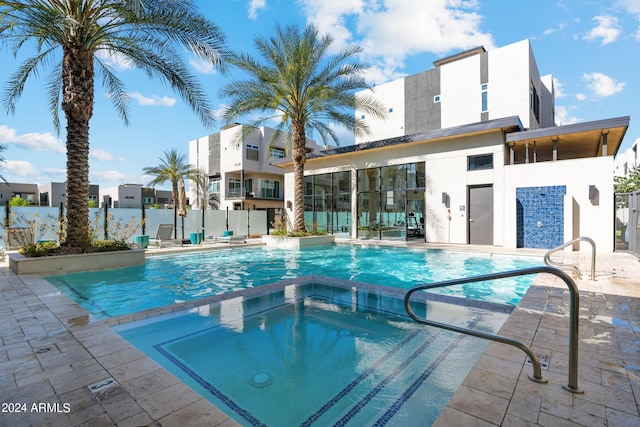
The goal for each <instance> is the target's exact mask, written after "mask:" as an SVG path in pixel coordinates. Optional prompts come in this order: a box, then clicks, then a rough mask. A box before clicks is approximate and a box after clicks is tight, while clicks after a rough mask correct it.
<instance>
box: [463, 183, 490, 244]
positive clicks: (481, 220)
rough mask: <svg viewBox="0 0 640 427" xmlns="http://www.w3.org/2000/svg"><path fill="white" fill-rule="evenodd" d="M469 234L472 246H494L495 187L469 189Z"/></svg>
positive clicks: (486, 186)
mask: <svg viewBox="0 0 640 427" xmlns="http://www.w3.org/2000/svg"><path fill="white" fill-rule="evenodd" d="M467 194H468V202H467V206H469V212H468V221H469V227H468V233H469V236H468V237H469V244H471V245H493V186H492V185H484V186H478V187H468V190H467Z"/></svg>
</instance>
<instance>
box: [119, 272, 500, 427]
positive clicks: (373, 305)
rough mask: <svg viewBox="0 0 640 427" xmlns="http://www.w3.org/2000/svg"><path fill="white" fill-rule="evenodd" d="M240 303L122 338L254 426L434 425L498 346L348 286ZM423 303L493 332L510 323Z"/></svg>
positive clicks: (295, 289)
mask: <svg viewBox="0 0 640 427" xmlns="http://www.w3.org/2000/svg"><path fill="white" fill-rule="evenodd" d="M265 288H268V287H265ZM240 292H242V291H240ZM265 292H266V289H265ZM233 295H235V294H233ZM233 295H232V298H230V299H229V300H226V301H222V302H218V303H215V304H211V305H206V306H202V307H199V308H197V309H194V310H191V311H190V312H188V313H182V314H180V315H175V314H174V315H170V316H166V317H161V318H159V319H158V318H156V319H152V320H151V321H150V320H146V321H142V322H136V323H132V324H127V325H124V326H120V327H117V328H116V330H117V331H118V332H119V333H120V334H121V335H122V336H123V337H124V338H125V339H127V340H129V341H130V342H131V343H132V344H134V345H135V346H136V347H138V348H140V349H141V350H142V351H144V352H145V353H146V354H147V355H149V356H150V357H152V358H153V359H155V360H156V361H157V362H159V363H160V364H161V365H162V366H164V367H165V368H166V369H168V370H169V371H171V372H172V373H174V374H175V375H176V376H178V377H179V378H180V379H181V380H182V381H184V382H185V383H186V384H188V385H189V386H190V387H192V388H193V389H194V390H196V391H197V392H199V393H200V394H201V395H202V396H204V397H205V398H207V399H208V400H209V401H210V402H211V403H213V404H214V405H216V406H217V407H218V408H220V409H221V410H223V411H225V412H226V413H227V414H228V415H229V416H230V417H232V418H234V419H235V420H236V421H238V422H239V423H241V424H242V425H245V426H292V425H299V426H325V425H338V426H340V425H353V426H361V425H376V426H384V425H388V426H407V425H431V424H432V423H433V422H434V421H435V419H436V418H437V416H438V415H439V413H440V412H441V411H442V409H443V408H444V406H445V405H446V404H447V402H448V401H449V399H450V398H451V396H452V395H453V393H454V392H455V390H456V389H457V388H458V387H459V386H460V384H461V383H462V381H463V380H464V378H465V376H466V375H467V373H468V372H469V370H470V369H471V367H472V366H473V365H474V364H475V362H476V361H477V359H478V358H479V356H480V355H481V354H482V352H483V351H484V349H485V348H486V346H487V343H488V342H487V341H484V340H480V339H477V338H473V337H469V336H465V335H460V334H455V333H453V332H449V331H444V330H439V329H435V328H431V327H424V326H422V325H419V324H417V323H415V322H413V321H411V320H410V319H408V317H407V316H406V313H405V312H404V305H403V301H402V299H400V298H394V297H392V296H389V295H383V294H380V293H378V292H370V291H362V290H353V289H349V288H348V286H345V287H344V288H339V287H333V286H326V285H321V284H308V285H290V286H285V287H283V288H282V289H281V290H280V291H276V292H273V291H271V292H269V293H265V294H264V295H262V296H259V297H255V298H252V299H246V298H243V297H241V296H240V297H237V296H233ZM416 304H417V305H416V306H415V307H414V309H415V310H416V311H417V312H421V313H422V314H423V315H424V314H425V313H427V314H428V317H429V318H430V319H433V320H437V321H441V322H448V323H453V324H457V325H459V326H463V327H471V328H474V329H481V330H483V331H487V332H492V333H495V332H496V331H497V330H498V329H499V328H500V326H501V325H502V324H503V322H504V320H505V318H506V316H507V315H506V314H502V313H491V312H487V311H484V310H478V309H473V308H467V307H459V306H451V305H448V304H443V303H438V302H431V301H429V302H426V303H425V302H421V303H416Z"/></svg>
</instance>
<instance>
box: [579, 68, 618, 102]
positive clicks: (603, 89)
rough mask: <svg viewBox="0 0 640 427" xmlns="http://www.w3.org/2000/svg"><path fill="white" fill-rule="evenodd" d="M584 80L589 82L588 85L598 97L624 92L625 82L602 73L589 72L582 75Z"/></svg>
mask: <svg viewBox="0 0 640 427" xmlns="http://www.w3.org/2000/svg"><path fill="white" fill-rule="evenodd" d="M582 80H584V81H585V82H586V83H587V87H588V88H589V89H590V90H591V91H592V92H593V94H594V95H595V96H597V97H605V96H611V95H615V94H616V93H620V92H622V90H623V89H624V86H625V83H622V82H617V81H616V80H615V79H612V78H611V77H609V76H607V75H606V74H602V73H589V74H584V75H583V76H582Z"/></svg>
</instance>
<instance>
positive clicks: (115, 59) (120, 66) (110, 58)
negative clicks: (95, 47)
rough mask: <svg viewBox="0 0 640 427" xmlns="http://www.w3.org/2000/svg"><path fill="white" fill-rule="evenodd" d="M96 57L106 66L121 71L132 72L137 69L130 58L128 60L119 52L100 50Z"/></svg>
mask: <svg viewBox="0 0 640 427" xmlns="http://www.w3.org/2000/svg"><path fill="white" fill-rule="evenodd" d="M96 56H97V57H98V59H100V60H101V61H102V62H103V63H105V64H106V65H108V66H110V67H112V68H115V69H116V70H119V71H124V70H132V69H133V68H135V65H134V63H133V62H132V61H131V60H130V59H129V58H126V57H124V56H122V55H121V54H120V53H117V52H112V51H108V50H99V51H97V52H96Z"/></svg>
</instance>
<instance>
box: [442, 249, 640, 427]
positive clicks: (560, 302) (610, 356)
mask: <svg viewBox="0 0 640 427" xmlns="http://www.w3.org/2000/svg"><path fill="white" fill-rule="evenodd" d="M563 255H564V258H565V259H564V260H563V262H571V263H578V262H580V264H578V265H580V266H581V267H582V269H583V271H585V270H586V269H587V268H588V266H589V264H588V263H589V262H590V259H589V255H590V254H589V253H587V254H585V253H569V252H565V253H563ZM585 276H586V271H585ZM576 282H577V285H578V289H579V294H580V312H579V334H578V335H579V364H578V365H579V371H578V386H579V388H580V389H581V390H582V391H583V393H581V394H577V393H576V394H574V393H570V392H568V391H566V390H564V389H563V388H562V387H561V386H562V385H566V384H567V383H568V366H569V361H568V345H569V291H568V290H567V289H566V285H565V284H564V283H563V282H562V281H560V280H559V279H556V278H553V277H547V278H542V277H539V278H537V279H536V281H535V283H534V286H532V288H531V289H530V290H529V291H528V292H527V294H526V296H525V298H523V300H522V301H521V303H520V304H519V306H518V307H517V308H516V309H515V310H514V311H513V313H512V314H511V316H510V317H509V319H508V320H507V322H506V323H505V325H504V326H503V327H502V329H501V331H500V332H499V333H500V334H501V335H505V336H508V337H512V338H516V339H519V340H521V341H522V342H524V343H525V344H527V345H530V346H531V347H532V348H533V350H534V351H535V352H536V353H538V354H545V355H549V356H550V363H549V368H548V369H549V370H548V371H547V370H543V371H542V374H543V377H544V378H545V379H546V380H548V383H547V384H538V383H535V382H533V381H530V380H529V379H528V378H527V375H529V374H531V373H532V368H531V367H530V366H526V365H523V364H522V362H523V360H524V354H523V352H521V351H520V350H518V349H515V348H509V347H506V346H504V345H501V344H495V343H492V344H490V345H489V347H488V348H487V350H486V351H485V354H484V355H483V356H482V358H481V359H480V360H479V361H478V363H477V364H476V366H475V367H474V368H473V370H472V371H471V372H470V373H469V375H468V377H467V378H466V379H465V382H464V384H463V386H462V387H460V389H459V390H458V391H457V392H456V394H455V395H454V397H453V398H452V399H451V401H450V402H449V405H448V406H447V408H446V409H445V410H444V411H443V412H442V414H441V416H440V418H439V419H438V420H437V421H436V423H435V425H437V426H449V425H479V426H480V425H486V422H487V421H489V422H490V423H491V425H502V426H553V427H555V426H611V427H618V426H640V412H639V408H640V406H639V403H640V402H639V399H640V395H639V393H638V392H639V391H640V262H639V261H638V260H637V259H636V258H634V257H632V256H631V255H628V254H605V255H599V256H598V262H597V271H596V280H595V281H590V280H587V278H586V277H585V278H583V279H582V280H577V281H576ZM496 359H497V360H496ZM500 359H503V360H504V362H503V363H504V365H503V363H501V362H500ZM514 363H515V364H516V366H518V365H519V366H523V369H522V371H521V372H520V373H519V375H518V376H517V383H516V385H515V388H514V390H513V392H512V393H511V394H510V395H509V391H508V385H509V382H508V381H506V380H504V379H503V378H502V377H501V375H506V372H507V371H510V374H511V373H513V370H514V369H509V368H508V367H509V366H513V364H514ZM502 365H503V366H504V368H505V369H503V370H501V369H500V366H502ZM488 372H491V373H493V374H495V375H496V378H495V379H493V380H491V379H489V378H488V376H487V373H488ZM471 390H474V392H473V393H472V392H471ZM486 394H490V395H492V396H494V399H495V400H488V398H487V395H486ZM499 399H508V401H509V404H508V407H507V408H506V411H502V412H501V408H500V405H499V402H500V400H499ZM483 401H486V402H487V403H489V404H490V405H491V407H489V406H484V404H483V403H479V402H483ZM481 407H482V408H483V409H481ZM485 411H486V412H485ZM469 417H472V418H469Z"/></svg>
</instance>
